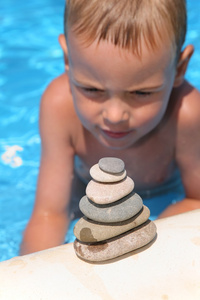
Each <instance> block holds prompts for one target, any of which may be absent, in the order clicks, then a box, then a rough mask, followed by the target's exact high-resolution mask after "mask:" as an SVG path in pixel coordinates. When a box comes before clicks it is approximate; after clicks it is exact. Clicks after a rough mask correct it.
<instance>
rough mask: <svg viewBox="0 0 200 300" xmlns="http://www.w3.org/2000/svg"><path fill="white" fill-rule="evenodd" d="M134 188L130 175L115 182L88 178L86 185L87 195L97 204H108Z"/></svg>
mask: <svg viewBox="0 0 200 300" xmlns="http://www.w3.org/2000/svg"><path fill="white" fill-rule="evenodd" d="M133 189H134V182H133V180H132V179H131V178H130V177H128V176H127V177H126V178H125V179H124V180H122V181H119V182H117V183H104V184H103V183H99V182H96V181H94V180H90V182H89V183H88V185H87V187H86V195H87V197H88V198H89V199H90V200H91V201H93V202H95V203H97V204H108V203H112V202H115V201H117V200H119V199H121V198H123V197H125V196H126V195H128V194H129V193H131V192H132V191H133Z"/></svg>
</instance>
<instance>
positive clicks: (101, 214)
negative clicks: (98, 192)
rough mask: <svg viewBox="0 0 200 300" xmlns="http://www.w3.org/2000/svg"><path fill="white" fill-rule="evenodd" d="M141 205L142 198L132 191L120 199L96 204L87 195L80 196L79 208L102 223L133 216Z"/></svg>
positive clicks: (87, 215) (92, 218) (118, 220)
mask: <svg viewBox="0 0 200 300" xmlns="http://www.w3.org/2000/svg"><path fill="white" fill-rule="evenodd" d="M142 206H143V201H142V198H141V197H140V196H139V195H138V194H137V193H135V192H134V191H132V192H131V193H130V194H128V195H127V196H125V197H123V198H122V199H120V200H118V201H116V202H113V203H110V204H106V205H100V204H96V203H94V202H92V201H90V200H89V199H88V197H87V196H84V197H82V198H81V200H80V202H79V208H80V210H81V212H82V213H83V214H84V215H85V216H86V217H88V218H89V219H91V220H94V221H97V222H102V223H114V222H121V221H125V220H127V219H130V218H131V217H133V216H135V215H136V214H137V213H138V212H139V211H140V210H141V209H142Z"/></svg>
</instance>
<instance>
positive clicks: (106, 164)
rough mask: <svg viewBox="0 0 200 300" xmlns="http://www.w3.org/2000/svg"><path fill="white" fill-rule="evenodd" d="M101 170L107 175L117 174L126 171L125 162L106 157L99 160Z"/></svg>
mask: <svg viewBox="0 0 200 300" xmlns="http://www.w3.org/2000/svg"><path fill="white" fill-rule="evenodd" d="M99 168H100V169H101V170H102V171H104V172H107V173H111V174H116V173H120V172H123V171H124V168H125V164H124V162H123V160H121V159H119V158H116V157H104V158H101V159H100V160H99Z"/></svg>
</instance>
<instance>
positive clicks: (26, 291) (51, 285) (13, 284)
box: [0, 210, 200, 300]
mask: <svg viewBox="0 0 200 300" xmlns="http://www.w3.org/2000/svg"><path fill="white" fill-rule="evenodd" d="M199 220H200V210H196V211H192V212H188V213H185V214H181V215H177V216H174V217H170V218H166V219H161V220H157V221H155V224H156V227H157V233H158V237H157V240H156V241H155V242H154V243H153V245H152V246H151V247H149V248H147V249H146V250H145V251H142V252H140V251H137V252H135V254H128V255H125V256H124V257H123V258H122V259H116V260H114V261H112V263H103V264H91V263H86V262H85V261H82V260H81V259H79V258H78V257H77V256H76V254H75V252H74V249H73V244H68V245H63V246H60V247H55V248H52V249H49V250H45V251H41V252H38V253H34V254H30V255H26V256H22V257H15V258H13V259H10V260H8V261H5V262H1V263H0V299H1V300H27V299H28V300H39V299H45V300H46V299H48V300H55V299H59V300H66V299H70V300H77V299H82V300H102V299H112V300H122V299H126V300H133V299H134V300H141V299H148V300H161V299H162V300H164V299H169V300H190V299H192V300H199V299H200V259H199V253H200V222H199Z"/></svg>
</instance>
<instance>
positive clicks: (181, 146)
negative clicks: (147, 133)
mask: <svg viewBox="0 0 200 300" xmlns="http://www.w3.org/2000/svg"><path fill="white" fill-rule="evenodd" d="M177 98H178V99H177V100H178V109H177V112H176V118H177V122H176V137H177V138H176V155H177V158H178V159H179V160H180V161H183V159H185V157H186V155H187V156H188V157H189V156H190V158H191V159H192V158H193V159H197V156H199V151H200V139H199V132H200V93H199V91H198V90H197V89H196V88H194V87H193V86H192V85H190V84H189V83H188V82H185V83H184V84H183V85H182V87H181V88H179V91H178V95H177Z"/></svg>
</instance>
